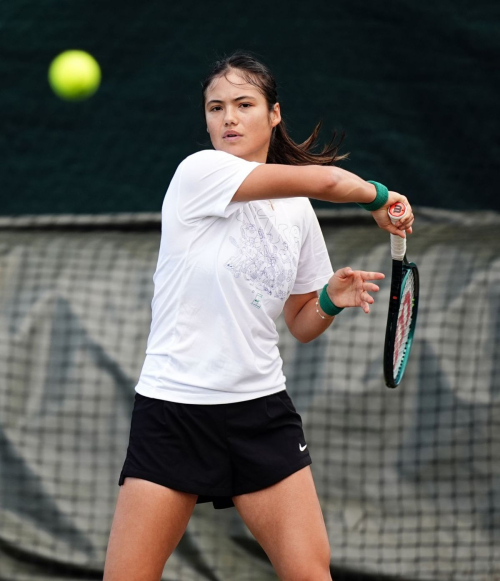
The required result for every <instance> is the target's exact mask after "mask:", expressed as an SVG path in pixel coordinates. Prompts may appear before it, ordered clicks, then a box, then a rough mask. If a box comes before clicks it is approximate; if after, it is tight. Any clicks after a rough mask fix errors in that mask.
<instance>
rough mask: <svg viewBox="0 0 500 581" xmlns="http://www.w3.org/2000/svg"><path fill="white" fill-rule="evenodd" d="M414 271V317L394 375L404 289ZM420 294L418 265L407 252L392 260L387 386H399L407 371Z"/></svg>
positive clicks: (386, 359) (386, 338)
mask: <svg viewBox="0 0 500 581" xmlns="http://www.w3.org/2000/svg"><path fill="white" fill-rule="evenodd" d="M411 272H413V302H412V306H411V311H412V318H411V323H410V329H409V331H408V340H407V343H406V347H405V353H404V355H403V359H402V361H401V365H400V367H399V370H398V373H397V375H396V377H394V344H395V341H396V330H397V324H398V318H399V307H400V305H401V301H402V299H403V296H402V294H403V291H404V288H405V282H406V279H407V277H408V276H410V273H411ZM419 294H420V278H419V273H418V268H417V265H416V264H415V263H414V262H408V260H407V259H406V254H405V255H404V257H403V260H402V261H401V260H393V261H392V279H391V295H390V299H389V312H388V315H387V326H386V332H385V343H384V378H385V384H386V385H387V387H391V388H394V387H397V386H398V385H399V383H400V382H401V379H402V377H403V374H404V372H405V368H406V364H407V363H408V357H409V355H410V351H411V346H412V343H413V336H414V334H415V326H416V324H417V314H418V299H419Z"/></svg>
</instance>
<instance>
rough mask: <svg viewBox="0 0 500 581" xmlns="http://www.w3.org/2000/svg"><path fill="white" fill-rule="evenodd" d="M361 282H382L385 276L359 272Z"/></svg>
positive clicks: (378, 273) (364, 271)
mask: <svg viewBox="0 0 500 581" xmlns="http://www.w3.org/2000/svg"><path fill="white" fill-rule="evenodd" d="M359 273H360V274H361V276H362V278H363V280H382V279H383V278H385V274H384V273H382V272H367V271H366V270H360V271H359Z"/></svg>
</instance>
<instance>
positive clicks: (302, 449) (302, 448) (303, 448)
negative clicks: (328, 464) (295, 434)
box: [299, 443, 307, 452]
mask: <svg viewBox="0 0 500 581" xmlns="http://www.w3.org/2000/svg"><path fill="white" fill-rule="evenodd" d="M299 448H300V451H301V452H303V451H304V450H305V449H306V448H307V444H306V445H305V446H304V447H302V446H301V445H300V443H299Z"/></svg>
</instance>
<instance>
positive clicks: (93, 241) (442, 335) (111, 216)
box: [0, 0, 500, 581]
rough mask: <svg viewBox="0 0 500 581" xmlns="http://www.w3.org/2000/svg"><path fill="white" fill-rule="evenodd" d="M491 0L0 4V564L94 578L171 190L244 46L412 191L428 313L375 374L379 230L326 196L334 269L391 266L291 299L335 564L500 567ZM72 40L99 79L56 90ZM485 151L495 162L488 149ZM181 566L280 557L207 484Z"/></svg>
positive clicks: (497, 574) (283, 345)
mask: <svg viewBox="0 0 500 581" xmlns="http://www.w3.org/2000/svg"><path fill="white" fill-rule="evenodd" d="M499 17H500V5H499V4H498V3H493V2H484V1H483V2H476V3H474V4H472V3H466V2H460V1H459V2H451V1H450V2H448V1H445V0H442V1H440V2H438V3H433V4H432V5H423V4H422V3H417V2H416V1H403V2H397V3H396V2H386V3H382V4H380V3H368V2H361V1H359V0H354V1H352V2H348V3H337V2H320V3H317V4H307V5H304V4H303V3H295V2H288V3H287V4H286V5H282V6H280V5H279V4H265V3H261V4H258V3H257V4H256V3H253V4H252V5H251V6H249V5H248V4H244V5H243V4H242V5H239V4H235V3H223V4H210V3H201V2H194V3H191V4H189V5H181V4H175V5H174V4H170V3H166V2H159V1H156V0H155V1H151V2H148V3H141V4H140V3H136V2H128V3H123V4H121V3H118V2H114V1H111V2H106V3H103V2H97V1H95V0H86V2H83V1H81V0H73V1H72V2H71V3H70V2H65V1H62V0H57V1H47V2H44V3H35V2H34V0H16V2H12V3H9V4H7V5H5V6H2V8H1V9H0V26H1V31H2V35H1V36H0V54H1V56H2V58H1V59H0V73H1V78H2V79H3V89H4V90H2V91H1V92H0V105H1V106H0V127H2V131H1V132H0V153H1V155H2V163H1V164H0V176H1V178H2V188H1V189H2V191H1V194H0V197H1V201H2V203H1V204H0V581H49V580H50V581H52V580H54V579H64V580H73V579H75V580H76V579H83V580H89V581H90V580H94V579H102V572H103V566H104V559H105V554H106V547H107V542H108V539H109V531H110V527H111V522H112V518H113V513H114V508H115V503H116V498H117V494H118V490H119V487H118V476H119V472H120V469H121V466H122V464H123V461H124V459H125V453H126V447H127V443H128V435H129V429H130V419H131V411H132V406H133V399H134V387H135V385H136V383H137V379H138V377H139V373H140V369H141V366H142V363H143V361H144V356H145V348H146V340H147V336H148V332H149V326H150V323H151V299H152V292H153V280H152V277H153V273H154V269H155V266H156V260H157V258H158V248H159V241H160V215H159V211H160V208H161V203H162V201H163V196H164V194H165V191H166V189H167V187H168V183H169V181H170V179H171V177H172V175H173V172H174V171H175V168H176V166H177V164H178V163H179V162H180V161H181V160H182V159H183V158H184V157H185V156H187V155H189V154H190V153H193V152H194V151H198V150H200V149H204V148H208V147H210V143H209V142H207V133H206V131H205V125H204V122H203V118H202V116H201V113H200V103H199V101H200V83H201V81H202V79H203V77H204V75H205V74H206V73H207V70H208V66H209V64H210V63H211V62H212V61H213V60H214V59H215V58H216V57H217V56H219V55H222V54H224V53H230V52H232V51H233V50H235V49H237V48H243V49H247V50H251V51H253V52H254V53H256V54H257V56H260V57H261V58H262V59H263V60H264V61H265V62H266V63H267V64H268V65H270V67H271V69H272V70H273V72H274V73H275V74H276V76H277V79H278V83H279V94H280V102H281V106H282V111H283V113H284V118H285V120H286V121H287V123H288V125H289V128H290V131H291V134H292V137H293V138H294V139H296V140H297V141H299V142H300V141H303V140H304V139H306V137H308V135H309V134H310V132H311V130H312V128H313V126H314V125H315V123H316V122H317V121H319V120H320V119H322V120H323V123H324V127H323V129H322V133H321V138H322V141H323V142H325V141H327V140H328V139H329V137H330V135H331V132H332V130H333V129H337V130H338V131H341V130H345V132H346V139H345V141H344V144H343V146H342V148H341V153H345V152H347V151H349V152H351V155H350V159H349V160H346V161H343V162H342V163H341V164H340V165H341V166H342V167H343V168H344V169H347V170H349V171H353V172H354V173H357V174H358V175H360V176H361V177H363V178H364V179H374V180H377V181H380V182H382V183H384V184H386V185H387V186H388V187H389V189H391V190H395V191H399V192H401V193H404V194H405V195H407V196H408V198H409V199H410V201H411V202H412V204H413V206H414V210H415V214H416V217H417V221H416V223H415V229H414V230H415V231H414V234H413V235H412V236H410V237H409V240H408V243H409V258H410V259H411V260H414V261H415V262H416V263H417V264H418V266H419V270H420V277H421V299H420V311H419V321H418V325H417V330H416V336H415V342H414V346H413V350H412V354H411V357H410V361H409V366H408V368H407V372H406V375H405V378H404V380H403V382H402V384H401V385H400V386H399V387H398V388H397V389H394V390H390V389H388V388H387V387H385V385H384V381H383V374H382V351H383V340H384V333H385V323H386V317H387V306H388V300H389V284H390V269H391V258H390V254H389V236H388V234H387V233H385V232H383V231H381V230H380V229H378V228H377V226H376V224H375V223H374V222H373V220H372V218H371V216H370V215H369V214H368V213H367V212H364V211H362V210H360V209H359V208H357V207H355V206H342V207H341V206H339V205H335V206H334V205H331V204H325V203H318V202H314V204H313V205H314V206H315V208H316V211H317V213H318V216H319V219H320V223H321V227H322V230H323V233H324V236H325V240H326V243H327V246H328V249H329V252H330V256H331V259H332V264H333V267H334V269H337V268H341V267H343V266H351V267H352V268H356V269H363V270H380V271H382V272H384V273H385V274H386V276H387V278H386V279H385V281H383V282H382V283H381V285H380V286H381V291H380V292H379V293H378V294H377V295H376V296H375V298H376V303H375V306H374V307H372V310H371V313H370V315H369V316H366V315H365V314H364V313H362V312H361V310H360V309H346V310H345V311H344V312H343V313H342V314H341V315H340V316H339V317H337V319H336V321H335V322H334V324H333V326H332V327H331V328H330V329H328V330H327V331H326V332H325V333H324V334H323V335H322V336H320V337H319V338H317V339H316V340H315V341H313V342H311V343H308V344H301V343H299V342H298V341H296V340H295V339H294V338H293V337H292V336H291V335H290V334H289V332H288V330H287V329H286V326H285V323H284V320H283V318H280V319H279V320H278V330H279V333H280V352H281V355H282V358H283V360H284V365H285V369H284V371H285V375H286V378H287V389H288V391H289V393H290V395H291V397H292V400H293V401H294V404H295V406H296V408H297V410H298V411H299V413H300V414H301V416H302V419H303V423H304V431H305V435H306V439H307V443H308V448H309V450H310V454H311V457H312V460H313V464H312V466H311V469H312V471H313V476H314V480H315V484H316V488H317V491H318V496H319V499H320V503H321V507H322V510H323V514H324V517H325V522H326V526H327V530H328V535H329V539H330V546H331V552H332V557H331V568H332V577H333V579H335V580H336V581H361V580H363V581H370V580H371V581H373V580H375V579H378V580H380V581H381V580H384V581H390V580H396V579H397V580H405V581H499V580H500V435H499V434H500V432H499V428H500V380H499V379H498V377H499V372H500V363H499V362H500V352H499V351H500V348H499V345H500V300H499V299H500V296H499V295H500V290H499V289H500V284H499V283H500V260H499V258H498V256H499V250H500V234H499V227H500V213H499V210H500V204H499V202H498V185H497V183H498V178H497V175H496V174H497V171H496V170H497V168H498V161H497V160H498V158H499V153H500V152H499V149H500V146H499V141H498V134H499V122H498V113H497V93H496V92H495V90H494V88H495V87H496V86H498V83H499V81H500V79H499V78H498V77H499V74H500V73H499V69H498V66H497V63H498V61H499V56H500V50H499V35H498V34H497V32H496V29H497V28H498V22H499ZM70 48H80V49H83V50H87V51H89V52H90V53H91V54H93V55H94V56H95V57H96V58H97V60H98V61H99V63H100V65H101V67H102V71H103V84H102V86H101V88H100V89H99V91H98V93H97V94H96V95H95V96H94V97H92V98H91V99H90V100H88V101H86V102H83V103H78V104H76V103H65V102H62V101H60V100H58V99H57V98H56V97H55V96H54V95H53V94H52V93H51V92H50V89H49V87H48V84H47V81H46V76H47V69H48V65H49V63H50V61H51V60H52V58H54V57H55V56H56V55H57V54H58V53H59V52H61V51H63V50H66V49H70ZM494 170H495V174H494V173H493V172H494ZM162 579H163V580H165V581H166V580H168V581H198V580H200V581H201V580H214V581H215V580H217V581H261V580H262V581H267V580H269V581H270V580H275V579H277V577H276V574H275V573H274V571H273V569H272V567H271V565H270V563H269V560H268V558H267V556H266V554H265V553H264V552H263V550H262V549H261V548H260V546H259V545H258V543H257V542H256V540H255V539H254V538H253V536H252V535H251V534H250V532H249V531H248V529H247V528H246V526H245V525H244V523H243V522H242V520H241V518H240V517H239V515H238V513H237V511H236V509H235V508H231V509H225V510H221V511H215V510H214V509H213V507H212V505H211V504H203V505H198V506H197V507H196V508H195V511H194V513H193V516H192V518H191V520H190V522H189V525H188V528H187V530H186V533H185V535H184V536H183V538H182V540H181V542H180V544H179V546H178V547H177V549H176V550H175V552H174V554H173V555H172V557H171V558H170V559H169V561H168V562H167V564H166V566H165V570H164V574H163V577H162Z"/></svg>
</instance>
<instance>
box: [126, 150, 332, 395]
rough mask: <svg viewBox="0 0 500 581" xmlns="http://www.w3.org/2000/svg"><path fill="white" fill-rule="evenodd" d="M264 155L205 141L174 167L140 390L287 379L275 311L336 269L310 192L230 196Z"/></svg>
mask: <svg viewBox="0 0 500 581" xmlns="http://www.w3.org/2000/svg"><path fill="white" fill-rule="evenodd" d="M258 165H260V164H259V163H258V162H249V161H246V160H244V159H241V158H239V157H236V156H234V155H231V154H230V153H226V152H224V151H218V150H205V151H200V152H198V153H195V154H193V155H190V156H189V157H187V158H186V159H185V160H184V161H183V162H182V163H181V164H180V165H179V167H178V168H177V171H176V172H175V175H174V177H173V178H172V181H171V182H170V185H169V188H168V190H167V193H166V195H165V199H164V202H163V206H162V233H161V243H160V252H159V256H158V264H157V268H156V272H155V274H154V277H153V280H154V297H153V301H152V323H151V330H150V334H149V338H148V343H147V349H146V360H145V362H144V366H143V368H142V372H141V376H140V379H139V382H138V384H137V386H136V388H135V390H136V391H137V392H139V393H140V394H142V395H144V396H147V397H153V398H157V399H163V400H167V401H174V402H180V403H192V404H224V403H233V402H239V401H245V400H250V399H254V398H258V397H262V396H265V395H270V394H272V393H276V392H278V391H281V390H283V389H285V379H286V378H285V376H284V375H283V371H282V365H283V361H282V359H281V357H280V354H279V350H278V346H277V343H278V333H277V330H276V325H275V321H276V319H277V318H278V316H279V315H280V313H281V311H282V310H283V306H284V304H285V300H286V299H287V298H288V296H289V295H290V294H303V293H308V292H311V291H315V290H319V289H321V288H322V287H323V286H324V285H325V284H326V283H327V282H328V280H329V279H330V277H331V276H332V275H333V270H332V266H331V263H330V257H329V255H328V252H327V249H326V245H325V241H324V238H323V234H322V232H321V229H320V226H319V223H318V219H317V217H316V214H315V212H314V210H313V208H312V205H311V202H310V201H309V198H305V197H300V198H284V199H283V198H282V199H273V200H271V202H272V206H273V207H274V208H273V207H272V206H271V202H270V201H269V200H259V201H252V202H231V198H232V197H233V195H234V194H235V192H236V191H237V189H238V188H239V186H240V185H241V183H242V182H243V181H244V179H245V178H246V177H247V176H248V174H249V173H250V172H251V171H252V170H253V169H254V168H256V167H257V166H258Z"/></svg>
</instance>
